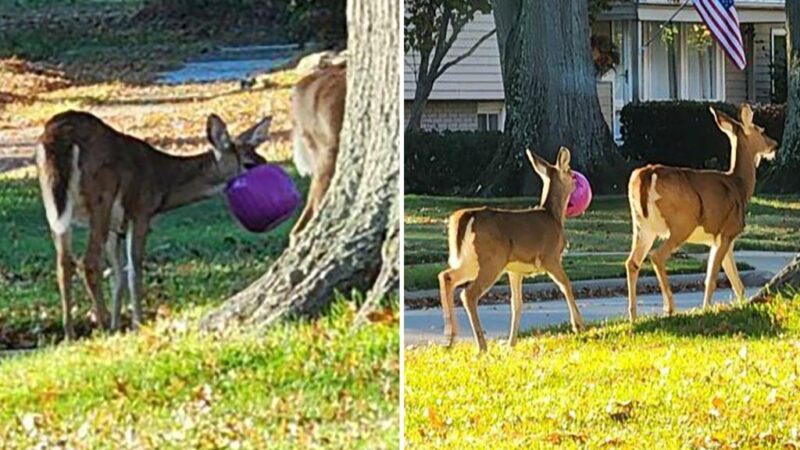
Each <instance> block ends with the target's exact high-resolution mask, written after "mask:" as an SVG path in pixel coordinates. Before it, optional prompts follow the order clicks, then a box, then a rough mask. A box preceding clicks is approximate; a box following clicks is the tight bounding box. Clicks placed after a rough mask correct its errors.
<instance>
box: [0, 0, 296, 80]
mask: <svg viewBox="0 0 800 450" xmlns="http://www.w3.org/2000/svg"><path fill="white" fill-rule="evenodd" d="M151 3H154V2H151ZM2 8H3V14H2V15H0V59H3V58H9V57H12V56H16V57H19V58H21V59H25V60H28V61H36V62H42V63H47V64H58V65H59V66H60V67H61V68H62V69H63V70H64V71H66V72H67V73H68V74H69V76H70V78H77V79H81V80H83V81H86V80H91V81H95V82H96V81H101V80H105V81H107V80H112V79H116V80H123V81H126V82H135V83H142V82H148V81H152V80H153V78H154V77H155V75H156V74H157V72H159V71H163V70H166V69H170V68H175V67H176V66H177V65H178V64H179V63H180V62H181V61H183V60H185V59H187V58H188V57H191V56H197V55H200V54H203V53H206V52H208V51H210V50H213V49H215V48H216V47H218V46H220V45H242V44H254V43H255V44H262V45H264V44H271V43H287V42H289V41H290V40H291V39H293V37H292V34H294V30H293V26H295V25H293V24H289V23H287V20H288V17H287V16H286V12H285V11H282V10H280V9H278V8H280V6H273V5H264V4H263V2H262V3H261V4H260V5H258V4H257V3H256V2H255V1H242V2H240V5H239V6H238V7H234V6H232V5H227V7H226V8H225V11H224V14H214V13H215V11H213V10H211V8H214V6H213V5H210V6H209V7H207V8H206V9H207V11H193V15H189V16H187V17H182V18H180V19H179V20H178V18H175V17H165V16H164V15H163V14H159V11H158V10H157V9H150V10H148V5H147V4H146V1H145V0H70V1H68V2H65V1H58V0H4V2H3V7H2ZM217 8H219V7H217ZM216 12H218V11H216ZM265 23H269V24H271V26H264V24H265ZM122 49H124V51H121V50H122Z"/></svg>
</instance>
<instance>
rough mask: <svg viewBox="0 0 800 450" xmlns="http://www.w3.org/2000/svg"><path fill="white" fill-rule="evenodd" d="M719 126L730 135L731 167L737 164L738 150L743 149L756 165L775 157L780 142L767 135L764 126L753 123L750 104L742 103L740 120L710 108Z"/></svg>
mask: <svg viewBox="0 0 800 450" xmlns="http://www.w3.org/2000/svg"><path fill="white" fill-rule="evenodd" d="M709 109H710V110H711V114H712V115H713V116H714V120H715V121H716V123H717V127H719V129H720V130H721V131H722V132H723V133H725V135H726V136H728V139H730V141H731V150H732V153H731V155H732V160H731V167H732V168H733V167H734V166H735V164H736V160H735V158H736V156H737V152H739V151H743V152H745V153H744V156H745V157H746V158H752V161H753V162H754V163H755V165H756V167H758V165H759V164H760V163H761V160H762V159H769V160H771V159H774V158H775V155H776V154H777V148H778V143H777V142H775V140H774V139H772V138H770V137H769V136H767V134H766V133H765V132H764V128H763V127H760V126H758V125H756V124H755V123H753V110H752V109H750V105H748V104H746V103H742V105H741V106H740V107H739V117H741V119H742V121H741V122H739V121H737V120H735V119H733V118H731V117H730V116H728V115H727V114H725V113H723V112H720V111H715V110H714V108H709Z"/></svg>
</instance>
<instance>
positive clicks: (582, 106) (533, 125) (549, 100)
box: [468, 0, 627, 196]
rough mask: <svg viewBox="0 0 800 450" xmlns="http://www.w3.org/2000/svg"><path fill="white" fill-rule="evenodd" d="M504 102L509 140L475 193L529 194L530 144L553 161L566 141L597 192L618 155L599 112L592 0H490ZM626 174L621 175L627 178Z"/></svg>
mask: <svg viewBox="0 0 800 450" xmlns="http://www.w3.org/2000/svg"><path fill="white" fill-rule="evenodd" d="M492 5H493V9H494V19H495V25H496V28H497V39H498V46H499V49H500V63H501V69H502V75H503V85H504V89H505V101H506V110H507V115H506V122H505V132H504V136H503V141H502V143H501V144H500V149H499V151H498V152H497V154H496V155H495V157H494V158H493V160H492V162H491V163H490V165H489V166H488V167H487V169H486V170H485V171H484V172H483V174H482V175H481V176H480V177H479V178H478V180H477V181H476V183H475V184H474V185H473V186H471V188H470V192H468V193H469V194H479V195H487V196H489V195H492V196H499V195H515V194H520V193H530V192H531V191H532V190H534V186H536V185H537V184H538V180H537V182H534V181H533V180H534V179H536V177H535V176H534V175H533V171H532V170H530V169H528V168H527V163H525V169H524V170H522V171H521V170H520V169H521V168H522V167H523V161H525V157H524V156H523V155H524V152H525V149H526V148H530V149H531V150H533V151H535V152H537V153H538V154H540V155H541V156H543V157H544V158H545V159H547V160H548V161H550V162H553V161H554V160H555V155H556V153H557V152H558V149H559V147H560V146H562V145H563V146H567V147H568V148H570V150H572V161H573V164H572V165H573V167H574V168H576V169H578V170H580V171H582V172H584V173H586V174H587V175H588V176H589V178H590V180H592V183H593V187H594V188H595V190H596V191H600V192H603V191H607V190H608V188H609V187H608V186H603V185H598V182H599V181H600V180H602V179H603V178H607V177H605V176H603V177H596V178H595V179H592V175H595V174H598V173H599V172H603V171H608V170H609V166H610V160H611V159H612V158H615V157H617V155H616V152H615V151H614V141H613V139H612V137H611V133H610V131H609V129H608V126H607V125H606V123H605V121H604V119H603V116H602V113H601V111H600V102H599V100H598V98H597V87H596V80H595V76H594V74H595V69H594V65H593V62H592V57H591V48H590V46H591V45H590V39H589V10H588V3H587V0H576V1H570V2H564V1H561V0H542V1H536V2H531V1H522V0H509V1H500V0H493V1H492ZM625 175H627V174H617V175H616V176H617V177H618V178H620V179H624V177H625Z"/></svg>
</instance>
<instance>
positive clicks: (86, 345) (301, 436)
mask: <svg viewBox="0 0 800 450" xmlns="http://www.w3.org/2000/svg"><path fill="white" fill-rule="evenodd" d="M201 309H202V308H197V309H193V310H191V311H189V312H187V313H184V314H180V315H175V316H169V315H168V316H167V317H162V318H161V319H159V321H157V322H155V323H152V324H151V325H149V326H146V327H145V328H144V329H142V330H141V331H140V332H139V333H133V334H127V335H119V336H114V337H110V338H106V337H102V338H94V339H88V340H84V341H81V342H79V343H77V344H73V345H68V346H57V347H50V348H48V349H45V350H42V351H38V352H36V353H34V354H32V355H27V356H21V357H13V358H10V359H6V360H2V359H0V443H2V445H0V447H3V448H86V449H89V448H98V449H99V448H112V447H109V445H110V443H116V445H115V447H113V448H136V449H168V448H174V449H182V448H197V449H219V448H241V449H261V448H287V449H288V448H318V447H325V448H365V449H366V448H369V449H373V448H397V447H398V433H399V414H398V404H399V376H400V375H399V341H400V338H399V334H398V332H397V326H396V322H395V323H374V324H370V325H367V326H365V327H362V328H360V329H358V330H354V329H353V328H352V324H353V318H354V312H355V306H354V305H353V304H351V303H347V302H344V301H340V302H339V303H337V304H336V305H335V306H334V308H333V311H332V312H331V314H330V315H329V316H327V317H325V318H321V319H318V320H316V321H313V322H302V323H292V324H283V325H280V326H278V327H276V328H273V329H271V330H270V331H268V332H267V333H266V334H253V333H248V332H244V331H230V332H227V333H226V334H224V335H219V334H215V335H202V334H199V333H197V332H196V331H194V330H195V329H196V327H197V316H198V313H199V312H200V310H201ZM5 445H10V447H5Z"/></svg>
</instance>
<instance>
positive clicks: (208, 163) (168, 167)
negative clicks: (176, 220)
mask: <svg viewBox="0 0 800 450" xmlns="http://www.w3.org/2000/svg"><path fill="white" fill-rule="evenodd" d="M162 176H164V177H168V179H166V180H164V181H165V182H167V183H168V190H167V193H166V195H165V196H164V199H163V201H162V204H161V206H160V207H159V211H168V210H170V209H174V208H177V207H180V206H184V205H189V204H192V203H195V202H198V201H200V200H204V199H206V198H209V197H211V196H213V195H215V194H217V193H219V192H220V191H221V190H222V189H223V188H224V187H225V182H226V181H227V180H228V176H226V174H225V173H223V171H222V170H221V168H220V167H219V165H218V164H217V159H216V158H215V157H214V154H213V153H212V152H206V153H203V154H202V155H197V156H190V157H183V158H178V157H170V158H169V160H168V162H166V163H165V164H164V166H163V173H162Z"/></svg>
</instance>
